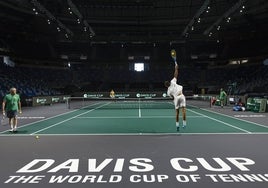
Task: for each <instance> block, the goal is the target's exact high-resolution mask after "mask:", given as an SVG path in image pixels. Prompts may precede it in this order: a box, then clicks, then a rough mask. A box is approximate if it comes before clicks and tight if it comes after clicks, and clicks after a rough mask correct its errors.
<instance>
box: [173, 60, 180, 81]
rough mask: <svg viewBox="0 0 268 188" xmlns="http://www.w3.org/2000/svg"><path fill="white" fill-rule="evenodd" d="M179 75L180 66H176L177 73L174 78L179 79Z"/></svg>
mask: <svg viewBox="0 0 268 188" xmlns="http://www.w3.org/2000/svg"><path fill="white" fill-rule="evenodd" d="M178 75H179V66H178V64H176V65H175V71H174V78H176V79H177V78H178Z"/></svg>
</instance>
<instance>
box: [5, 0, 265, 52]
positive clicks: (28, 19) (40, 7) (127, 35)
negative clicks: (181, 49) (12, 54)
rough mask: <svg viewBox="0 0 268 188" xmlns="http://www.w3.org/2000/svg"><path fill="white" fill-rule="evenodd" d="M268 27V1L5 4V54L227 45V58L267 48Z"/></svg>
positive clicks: (19, 0)
mask: <svg viewBox="0 0 268 188" xmlns="http://www.w3.org/2000/svg"><path fill="white" fill-rule="evenodd" d="M228 18H229V21H228ZM78 19H79V20H78ZM267 25H268V1H267V0H1V1H0V45H1V46H0V47H2V49H3V48H4V47H6V48H10V44H11V43H13V45H11V46H13V47H14V43H21V42H24V43H25V41H26V42H35V43H38V42H43V43H44V42H48V43H49V46H52V47H53V48H56V46H57V48H58V47H59V46H61V47H62V46H64V44H66V43H68V44H70V43H71V44H75V45H77V44H78V45H79V44H80V45H84V44H85V43H86V44H88V43H90V44H91V45H92V44H104V45H105V44H107V45H111V44H119V45H130V44H132V45H148V44H150V45H158V44H170V45H172V44H174V45H184V46H187V45H192V46H193V47H192V48H191V49H192V50H193V49H194V50H196V49H200V48H201V49H200V51H199V52H196V53H203V52H202V50H204V46H206V47H207V48H208V49H210V48H215V45H222V46H221V52H220V53H221V54H225V55H226V51H230V53H231V52H232V50H230V49H229V48H230V46H232V47H233V48H234V47H235V48H240V47H241V46H244V45H245V44H251V45H254V46H255V45H257V46H259V47H264V46H266V43H267V41H268V40H267V38H268V27H267ZM204 44H205V45H204ZM226 48H228V49H226ZM254 49H256V48H254ZM196 51H198V50H196ZM249 51H251V49H250V50H249ZM260 51H261V53H260V55H263V54H265V53H267V52H268V50H267V48H266V50H263V49H260ZM230 53H229V52H228V54H230ZM237 53H239V52H237ZM59 54H60V52H57V55H59ZM57 55H55V56H57ZM52 56H53V55H52ZM229 56H232V55H229ZM242 56H245V54H242Z"/></svg>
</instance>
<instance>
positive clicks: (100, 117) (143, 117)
mask: <svg viewBox="0 0 268 188" xmlns="http://www.w3.org/2000/svg"><path fill="white" fill-rule="evenodd" d="M76 118H77V119H137V116H110V117H109V116H106V117H105V116H104V117H102V116H88V117H76ZM140 118H142V119H153V118H156V119H162V118H163V119H164V118H175V116H142V117H140ZM187 118H205V117H204V116H187Z"/></svg>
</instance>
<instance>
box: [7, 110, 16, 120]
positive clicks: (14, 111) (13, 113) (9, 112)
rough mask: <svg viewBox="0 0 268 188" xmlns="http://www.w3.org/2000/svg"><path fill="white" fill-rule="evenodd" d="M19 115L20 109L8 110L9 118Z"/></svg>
mask: <svg viewBox="0 0 268 188" xmlns="http://www.w3.org/2000/svg"><path fill="white" fill-rule="evenodd" d="M17 116H18V111H17V110H10V111H7V117H8V118H16V117H17Z"/></svg>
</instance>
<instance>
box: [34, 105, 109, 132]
mask: <svg viewBox="0 0 268 188" xmlns="http://www.w3.org/2000/svg"><path fill="white" fill-rule="evenodd" d="M110 103H111V102H108V103H105V104H103V105H100V106H98V107H96V108H93V109H91V110H89V111H86V112H83V113H81V114H78V115H76V116H73V117H70V118H68V119H65V120H63V121H60V122H58V123H55V124H53V125H50V126H48V127H46V128H43V129H40V130H38V131H35V132H33V133H31V134H30V135H34V134H36V133H39V132H42V131H44V130H47V129H50V128H51V127H55V126H57V125H59V124H61V123H64V122H66V121H69V120H71V119H74V118H76V117H78V116H81V115H84V114H86V113H89V112H92V111H94V110H96V109H99V108H101V107H103V106H106V105H108V104H110Z"/></svg>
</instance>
